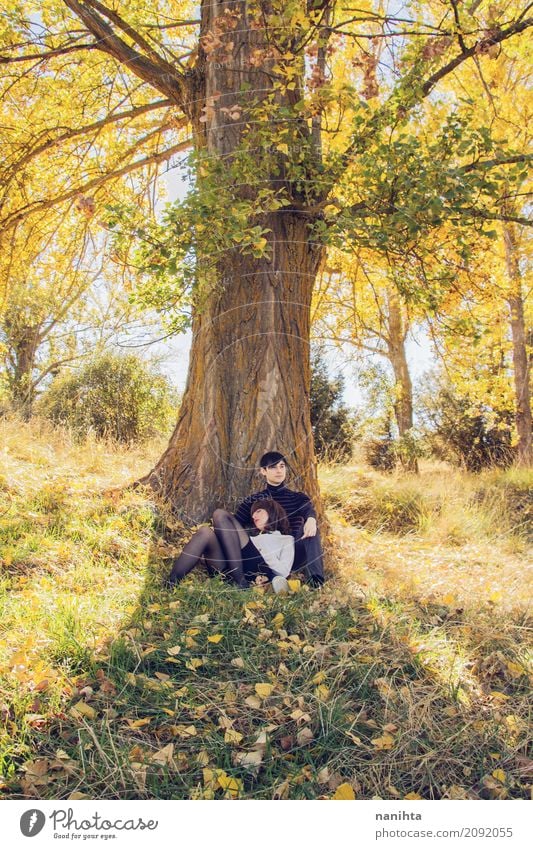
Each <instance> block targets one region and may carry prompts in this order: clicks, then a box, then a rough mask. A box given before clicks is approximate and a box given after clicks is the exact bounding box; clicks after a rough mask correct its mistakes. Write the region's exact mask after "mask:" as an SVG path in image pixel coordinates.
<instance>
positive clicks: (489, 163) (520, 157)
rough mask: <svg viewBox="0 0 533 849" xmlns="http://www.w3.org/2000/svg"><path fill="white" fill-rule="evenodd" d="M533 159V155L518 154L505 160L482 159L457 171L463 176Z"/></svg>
mask: <svg viewBox="0 0 533 849" xmlns="http://www.w3.org/2000/svg"><path fill="white" fill-rule="evenodd" d="M532 159H533V153H517V154H515V155H514V156H506V157H505V159H485V160H483V159H480V160H478V161H477V162H470V163H469V164H468V165H463V166H462V168H458V169H457V170H458V171H460V172H461V173H463V174H466V173H468V171H476V170H477V169H478V168H483V169H487V170H488V169H489V168H497V166H498V165H512V163H513V162H530V161H531V160H532Z"/></svg>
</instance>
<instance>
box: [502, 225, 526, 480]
mask: <svg viewBox="0 0 533 849" xmlns="http://www.w3.org/2000/svg"><path fill="white" fill-rule="evenodd" d="M503 234H504V241H505V256H506V262H507V273H508V276H509V282H510V286H511V290H510V294H509V296H508V298H507V303H508V304H509V312H510V323H511V336H512V341H513V377H514V389H515V410H516V412H515V421H516V430H517V433H518V445H517V452H516V460H517V463H518V465H521V466H531V465H532V464H533V444H532V416H531V393H530V384H529V380H530V367H529V360H528V353H527V333H526V324H525V319H524V301H523V297H522V279H521V273H520V264H519V261H518V250H517V245H516V234H515V232H514V226H513V225H512V224H510V223H507V224H505V225H504V228H503Z"/></svg>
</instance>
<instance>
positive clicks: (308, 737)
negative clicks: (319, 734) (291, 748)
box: [296, 726, 315, 746]
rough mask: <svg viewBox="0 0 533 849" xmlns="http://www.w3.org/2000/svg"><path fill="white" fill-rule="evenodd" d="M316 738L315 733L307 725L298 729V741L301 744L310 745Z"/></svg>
mask: <svg viewBox="0 0 533 849" xmlns="http://www.w3.org/2000/svg"><path fill="white" fill-rule="evenodd" d="M314 739H315V735H314V734H313V732H312V731H311V729H310V728H308V727H307V726H306V727H305V728H302V729H301V730H300V731H298V734H297V735H296V742H297V743H298V745H299V746H308V745H309V743H312V742H313V740H314Z"/></svg>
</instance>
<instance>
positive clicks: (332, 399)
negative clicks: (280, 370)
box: [311, 348, 355, 462]
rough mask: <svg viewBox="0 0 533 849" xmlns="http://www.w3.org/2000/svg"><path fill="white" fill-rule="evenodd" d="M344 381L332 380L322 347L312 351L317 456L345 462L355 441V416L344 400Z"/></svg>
mask: <svg viewBox="0 0 533 849" xmlns="http://www.w3.org/2000/svg"><path fill="white" fill-rule="evenodd" d="M343 391H344V378H343V377H342V375H340V374H337V375H336V376H335V377H330V375H329V371H328V367H327V363H326V360H325V356H324V354H323V352H322V351H321V350H320V348H315V349H314V350H312V352H311V427H312V429H313V441H314V444H315V450H316V454H317V457H318V458H319V459H321V460H334V461H335V462H342V461H343V460H344V461H346V460H348V459H349V458H350V457H351V454H352V451H353V443H354V438H355V420H354V416H353V414H352V415H351V414H350V411H349V409H348V407H347V406H346V404H344V403H343V401H342V394H343Z"/></svg>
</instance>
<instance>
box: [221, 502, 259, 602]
mask: <svg viewBox="0 0 533 849" xmlns="http://www.w3.org/2000/svg"><path fill="white" fill-rule="evenodd" d="M213 527H214V529H215V534H216V536H217V539H218V541H219V543H220V545H221V548H222V550H223V552H224V554H225V557H226V561H227V563H228V564H231V566H232V568H233V572H232V576H233V579H234V580H235V581H236V582H237V583H238V584H239V585H240V586H243V585H244V584H245V583H246V582H245V578H244V573H243V570H242V558H241V549H243V548H244V546H245V545H246V544H247V543H248V542H249V540H250V537H249V536H248V534H247V533H246V531H245V530H244V528H243V526H242V525H241V524H240V522H238V521H237V519H236V518H235V516H234V515H233V513H228V511H227V510H222V509H218V510H215V512H214V513H213Z"/></svg>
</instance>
